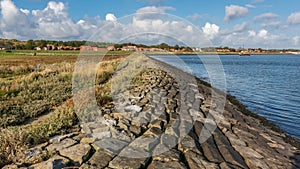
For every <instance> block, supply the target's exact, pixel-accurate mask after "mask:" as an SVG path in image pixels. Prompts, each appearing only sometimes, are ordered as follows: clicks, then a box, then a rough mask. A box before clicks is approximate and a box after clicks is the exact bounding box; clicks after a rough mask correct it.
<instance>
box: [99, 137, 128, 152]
mask: <svg viewBox="0 0 300 169" xmlns="http://www.w3.org/2000/svg"><path fill="white" fill-rule="evenodd" d="M127 145H128V143H127V142H125V141H121V140H118V139H113V138H110V139H102V140H99V141H96V142H95V143H94V144H93V146H94V147H95V149H96V150H99V149H100V148H102V149H105V150H106V151H108V152H109V153H111V154H118V153H119V152H120V151H121V150H122V149H123V148H124V147H125V146H127Z"/></svg>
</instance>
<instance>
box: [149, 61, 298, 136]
mask: <svg viewBox="0 0 300 169" xmlns="http://www.w3.org/2000/svg"><path fill="white" fill-rule="evenodd" d="M152 57H153V58H156V59H158V60H161V61H164V62H166V63H169V64H171V65H173V66H176V67H178V68H180V69H182V70H185V71H188V72H191V73H193V74H194V75H196V76H197V77H199V78H200V79H202V80H204V81H207V82H210V79H209V75H208V73H207V71H206V70H208V69H205V66H206V67H207V66H209V67H216V68H217V67H219V68H220V66H221V67H223V68H224V72H225V77H226V91H227V93H230V94H231V95H233V96H236V98H237V99H238V100H240V101H241V102H242V103H244V104H245V105H246V106H248V108H249V110H251V111H252V112H254V113H257V114H259V115H261V116H263V117H265V118H266V119H268V120H269V121H271V122H272V123H274V124H276V125H277V126H279V127H280V128H281V129H283V130H284V131H285V132H286V133H288V134H289V135H292V136H295V137H297V138H298V139H299V140H300V55H252V56H236V55H225V56H219V58H220V62H219V63H221V65H220V64H218V61H217V60H215V58H216V57H212V56H200V58H202V60H201V59H199V56H196V55H185V56H177V57H174V56H166V55H165V56H163V55H157V56H152ZM203 63H205V66H204V64H203ZM219 73H222V72H219Z"/></svg>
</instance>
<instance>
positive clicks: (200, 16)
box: [187, 13, 208, 21]
mask: <svg viewBox="0 0 300 169" xmlns="http://www.w3.org/2000/svg"><path fill="white" fill-rule="evenodd" d="M206 16H208V15H207V14H204V15H200V14H198V13H195V14H193V15H189V16H187V18H188V19H191V20H192V21H196V20H198V19H201V18H204V17H206Z"/></svg>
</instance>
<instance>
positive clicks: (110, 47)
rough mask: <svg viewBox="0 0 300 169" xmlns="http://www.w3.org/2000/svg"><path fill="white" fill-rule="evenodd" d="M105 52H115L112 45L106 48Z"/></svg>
mask: <svg viewBox="0 0 300 169" xmlns="http://www.w3.org/2000/svg"><path fill="white" fill-rule="evenodd" d="M107 50H108V51H114V50H115V46H114V45H111V46H108V47H107Z"/></svg>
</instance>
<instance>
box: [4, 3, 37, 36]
mask: <svg viewBox="0 0 300 169" xmlns="http://www.w3.org/2000/svg"><path fill="white" fill-rule="evenodd" d="M0 7H1V14H2V18H1V25H0V27H1V30H2V31H1V32H2V36H3V37H6V38H9V37H11V38H22V37H25V36H28V35H29V36H30V35H33V29H34V24H32V22H31V20H30V19H29V18H28V17H27V14H26V13H27V12H28V11H26V10H20V9H18V8H17V7H16V6H15V4H14V3H13V2H12V1H11V0H3V1H1V2H0Z"/></svg>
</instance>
